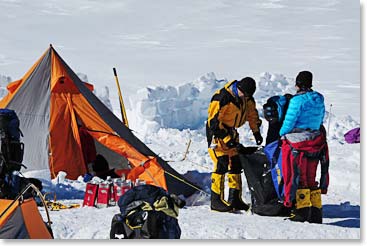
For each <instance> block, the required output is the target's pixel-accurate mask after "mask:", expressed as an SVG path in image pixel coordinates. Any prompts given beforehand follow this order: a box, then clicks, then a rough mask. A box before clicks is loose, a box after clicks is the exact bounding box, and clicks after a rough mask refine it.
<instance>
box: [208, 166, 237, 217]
mask: <svg viewBox="0 0 367 246" xmlns="http://www.w3.org/2000/svg"><path fill="white" fill-rule="evenodd" d="M210 208H211V210H215V211H218V212H229V211H231V210H232V208H231V207H230V206H229V204H228V203H227V202H226V201H224V174H219V173H212V186H211V199H210Z"/></svg>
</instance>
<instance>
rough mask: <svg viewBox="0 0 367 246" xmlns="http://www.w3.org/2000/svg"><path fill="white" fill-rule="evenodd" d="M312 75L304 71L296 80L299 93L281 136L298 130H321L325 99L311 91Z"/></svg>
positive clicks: (285, 121) (289, 110)
mask: <svg viewBox="0 0 367 246" xmlns="http://www.w3.org/2000/svg"><path fill="white" fill-rule="evenodd" d="M311 87H312V73H311V72H309V71H302V72H300V73H299V74H298V75H297V78H296V89H297V93H296V94H295V95H294V96H293V98H292V99H291V100H290V102H289V106H288V110H287V113H286V115H285V118H284V122H283V125H282V127H281V128H280V131H279V135H280V136H284V135H285V134H287V133H290V132H292V131H297V130H302V129H304V130H306V129H310V130H319V129H320V125H321V124H322V121H323V119H324V115H325V104H324V97H323V95H321V94H320V93H318V92H317V91H314V90H312V89H311Z"/></svg>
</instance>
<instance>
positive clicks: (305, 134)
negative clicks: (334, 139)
mask: <svg viewBox="0 0 367 246" xmlns="http://www.w3.org/2000/svg"><path fill="white" fill-rule="evenodd" d="M311 88H312V73H311V72H309V71H302V72H300V73H299V74H298V75H297V77H296V89H297V93H296V94H295V95H294V96H293V97H292V99H291V100H290V102H289V106H288V109H287V112H286V115H285V119H284V121H283V125H282V127H281V128H280V131H279V135H280V136H281V139H282V147H281V148H282V149H281V151H282V175H283V181H284V205H285V206H286V207H292V206H294V207H293V209H292V213H291V215H290V217H289V219H290V220H292V221H299V222H305V221H308V222H310V223H322V202H321V194H322V192H323V191H322V190H323V189H324V188H325V187H327V184H328V166H329V162H328V147H327V142H326V131H325V128H324V127H323V125H322V122H323V119H324V115H325V104H324V97H323V96H322V95H321V94H320V93H318V92H316V91H313V90H312V89H311ZM319 161H320V163H321V177H322V178H321V179H320V183H319V182H318V181H316V171H317V166H318V163H319ZM323 194H325V193H323Z"/></svg>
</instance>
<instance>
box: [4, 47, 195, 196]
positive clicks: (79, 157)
mask: <svg viewBox="0 0 367 246" xmlns="http://www.w3.org/2000/svg"><path fill="white" fill-rule="evenodd" d="M8 90H9V93H8V95H6V96H5V97H4V98H3V99H2V100H1V101H0V107H1V108H9V109H13V110H15V111H16V113H17V114H18V117H19V119H20V122H21V125H20V128H21V130H22V132H23V134H24V138H23V139H22V140H23V142H24V144H25V154H24V160H25V162H24V164H25V165H26V166H27V167H28V170H34V169H49V170H50V173H51V177H52V178H55V177H56V176H57V174H58V172H59V171H65V172H66V173H67V178H70V179H76V178H78V176H79V175H83V174H85V173H86V171H87V170H86V167H85V164H84V163H85V162H84V157H83V152H82V147H81V142H80V136H79V130H78V123H81V124H82V125H83V126H84V127H85V128H86V129H87V130H88V132H89V133H90V135H91V136H92V137H93V138H94V140H95V141H97V142H98V145H99V146H104V147H106V148H107V149H108V150H109V151H110V152H111V151H112V152H113V153H115V154H116V155H109V156H111V157H112V156H115V157H119V159H118V160H116V161H114V163H113V164H112V166H114V165H115V163H121V162H125V163H126V159H127V160H128V162H129V164H130V165H132V166H134V167H136V166H139V165H142V164H144V163H147V162H148V164H149V165H145V166H149V167H148V168H147V169H146V171H145V172H144V173H143V174H141V175H140V177H139V179H142V180H145V181H146V182H147V184H153V185H156V186H160V187H162V188H164V189H166V190H168V192H170V193H175V194H182V195H184V196H189V195H191V194H193V193H194V192H196V191H197V190H198V189H199V187H198V186H196V185H194V184H193V183H191V182H190V181H188V180H186V179H185V178H184V177H183V176H182V175H180V174H179V173H178V172H176V171H175V170H174V169H173V168H172V167H171V166H169V165H168V163H167V162H165V161H164V160H163V159H161V158H160V157H159V156H157V155H156V154H155V153H153V152H152V151H151V150H150V149H149V148H148V147H147V146H146V145H145V144H144V143H143V142H141V141H140V140H139V139H138V138H137V137H136V136H135V135H134V134H133V133H132V131H131V130H130V129H129V128H127V127H126V126H125V125H124V124H123V123H122V122H121V121H120V120H119V119H118V118H117V117H116V116H115V115H114V114H113V113H112V112H111V111H110V110H109V109H108V108H107V107H106V106H105V105H104V104H103V103H102V102H101V101H100V100H99V99H98V98H97V97H96V96H95V95H94V94H93V92H92V90H93V85H91V84H88V83H85V82H83V81H81V80H80V79H79V77H78V76H77V75H76V74H75V73H74V71H73V70H72V69H71V68H70V67H69V66H68V65H67V64H66V63H65V61H64V60H63V59H62V58H61V57H60V56H59V54H58V53H57V52H56V51H55V50H54V48H53V47H52V46H50V48H49V49H48V50H47V51H46V52H45V53H44V54H43V56H42V57H41V58H40V59H39V60H38V61H37V62H36V63H35V64H34V65H33V66H32V68H31V69H30V70H29V71H28V72H27V73H26V74H25V75H24V76H23V78H21V79H20V80H18V81H15V82H13V83H11V84H10V85H9V86H8ZM99 149H100V148H99ZM121 160H123V161H121ZM109 161H111V159H109ZM114 167H115V166H114Z"/></svg>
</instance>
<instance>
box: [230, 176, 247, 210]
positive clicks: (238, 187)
mask: <svg viewBox="0 0 367 246" xmlns="http://www.w3.org/2000/svg"><path fill="white" fill-rule="evenodd" d="M228 186H229V194H228V203H229V204H231V207H232V208H233V209H234V210H245V211H247V210H249V208H250V206H249V205H248V204H246V203H244V202H243V201H242V198H241V197H242V180H241V174H232V173H230V174H228Z"/></svg>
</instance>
